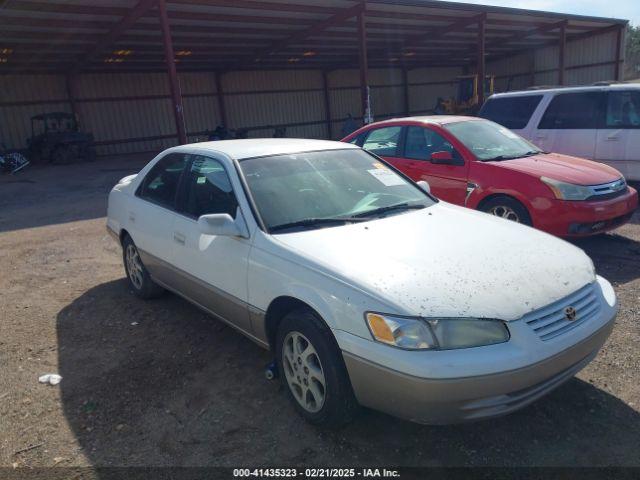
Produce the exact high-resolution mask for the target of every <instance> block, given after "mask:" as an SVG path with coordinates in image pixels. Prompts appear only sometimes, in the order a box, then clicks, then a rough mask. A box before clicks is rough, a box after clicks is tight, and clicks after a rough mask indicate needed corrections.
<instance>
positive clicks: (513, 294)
mask: <svg viewBox="0 0 640 480" xmlns="http://www.w3.org/2000/svg"><path fill="white" fill-rule="evenodd" d="M272 238H273V239H274V240H275V241H276V242H278V243H280V244H282V246H284V247H285V248H287V249H290V250H293V251H294V252H295V253H297V254H298V255H302V256H303V257H306V258H307V259H309V261H310V262H311V263H312V264H315V265H316V267H317V268H320V269H322V270H324V271H325V272H328V273H329V274H330V275H332V276H335V277H338V278H340V279H341V280H343V281H345V282H347V283H349V284H351V285H354V286H356V287H358V288H360V289H362V290H364V291H366V292H368V293H371V294H373V295H376V296H378V297H379V298H380V299H381V300H382V301H385V302H386V303H387V304H389V305H394V306H396V308H398V311H392V312H383V313H396V314H405V315H418V316H424V317H430V316H443V317H480V318H498V319H502V320H506V321H509V320H515V319H518V318H520V317H522V316H523V315H524V314H526V313H528V312H530V311H533V310H536V309H538V308H541V307H543V306H546V305H548V304H550V303H552V302H554V301H556V300H559V299H561V298H563V297H565V296H567V295H569V294H570V293H573V292H575V291H576V290H578V289H579V288H581V287H583V286H584V285H587V284H589V283H591V282H593V281H594V280H595V272H594V269H593V263H592V262H591V260H590V259H589V257H587V255H586V254H585V253H584V252H583V251H582V250H580V249H579V248H577V247H574V246H573V245H571V244H569V243H567V242H565V241H563V240H560V239H558V238H555V237H552V236H550V235H548V234H545V233H543V232H540V231H538V230H534V229H532V228H529V227H525V226H522V225H518V224H516V223H513V222H511V221H508V220H503V219H500V218H497V217H493V216H491V215H487V214H485V213H481V212H476V211H473V210H469V209H466V208H462V207H457V206H454V205H451V204H448V203H445V202H440V203H438V204H436V205H433V206H431V207H429V208H425V209H423V210H418V211H412V212H409V213H403V214H399V215H394V216H390V217H387V218H382V219H378V220H373V221H370V222H363V223H357V224H351V225H346V226H339V227H332V228H324V229H318V230H308V231H303V232H295V233H288V234H279V235H275V236H273V237H272Z"/></svg>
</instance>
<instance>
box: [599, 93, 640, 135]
mask: <svg viewBox="0 0 640 480" xmlns="http://www.w3.org/2000/svg"><path fill="white" fill-rule="evenodd" d="M606 128H640V91H611V92H609V95H608V101H607V123H606Z"/></svg>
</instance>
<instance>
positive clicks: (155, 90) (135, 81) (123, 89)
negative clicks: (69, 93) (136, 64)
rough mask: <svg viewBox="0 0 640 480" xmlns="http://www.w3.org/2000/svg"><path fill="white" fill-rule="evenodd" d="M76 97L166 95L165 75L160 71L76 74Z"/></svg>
mask: <svg viewBox="0 0 640 480" xmlns="http://www.w3.org/2000/svg"><path fill="white" fill-rule="evenodd" d="M76 85H77V87H76V88H77V95H78V98H80V99H84V98H101V97H132V96H147V95H168V93H169V82H168V80H167V75H165V74H161V73H94V74H85V75H80V76H78V80H77V83H76Z"/></svg>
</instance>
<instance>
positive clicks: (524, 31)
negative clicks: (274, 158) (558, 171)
mask: <svg viewBox="0 0 640 480" xmlns="http://www.w3.org/2000/svg"><path fill="white" fill-rule="evenodd" d="M626 24H627V22H626V21H625V20H619V19H608V18H596V17H586V16H578V15H565V14H558V13H551V12H542V11H530V10H520V9H511V8H502V7H489V6H483V5H475V4H474V5H471V4H463V3H451V2H441V1H433V0H398V1H390V0H367V1H351V0H329V1H323V2H312V1H309V0H139V1H135V0H102V1H99V2H95V1H89V0H52V1H46V2H44V1H32V0H0V25H1V26H2V28H1V29H0V87H2V88H0V110H2V112H1V113H0V135H2V136H3V137H4V138H9V139H10V143H12V144H13V146H20V138H19V137H20V136H21V135H22V136H24V132H23V131H22V130H23V129H21V128H19V127H18V126H16V125H14V124H13V123H12V122H16V121H18V120H19V119H18V117H20V118H21V116H22V115H23V114H25V113H26V112H34V111H37V112H38V113H40V111H42V110H43V109H51V108H53V107H54V106H55V107H61V108H62V109H64V110H69V111H71V112H74V113H78V114H80V116H81V117H83V119H84V120H85V123H88V124H89V125H90V126H92V127H93V126H94V125H99V124H100V119H98V118H97V116H99V115H100V110H101V109H100V108H98V107H96V106H95V104H101V105H102V106H103V107H106V106H107V105H108V106H109V108H113V109H114V111H115V110H117V111H119V112H121V116H125V117H126V116H127V115H133V114H134V113H135V114H138V113H139V112H140V109H144V108H147V107H148V106H149V105H151V103H153V102H156V101H158V102H164V103H165V104H166V103H167V100H168V99H170V104H169V105H170V108H171V114H170V116H171V117H173V120H172V121H173V123H174V126H173V129H174V131H173V132H168V131H167V128H166V125H165V123H166V122H165V121H164V120H163V124H162V125H163V128H160V129H159V131H158V132H156V134H155V135H153V134H150V133H151V132H149V131H147V132H145V133H144V135H133V136H128V137H127V136H124V135H123V134H120V135H119V136H120V137H121V138H106V137H109V136H111V137H114V136H116V137H117V136H118V135H115V132H112V133H113V134H112V135H106V136H105V135H100V134H98V135H97V140H98V142H97V143H98V145H103V146H108V145H117V144H119V145H127V144H128V145H131V144H143V143H144V144H145V145H146V144H150V145H154V146H153V147H149V148H148V149H149V150H153V149H159V148H161V147H163V146H166V144H167V143H169V144H171V143H172V142H173V143H175V141H176V140H177V141H179V142H181V143H184V142H187V141H189V138H191V139H193V138H194V137H197V136H198V135H199V134H202V133H204V131H206V128H202V127H203V126H205V120H204V118H201V119H200V118H199V119H198V121H196V120H193V121H192V120H191V119H189V118H186V119H185V117H189V115H190V112H189V110H190V107H191V106H193V105H194V104H195V103H197V99H199V100H200V103H202V100H203V99H205V98H207V99H215V102H214V103H215V104H212V103H210V102H209V101H208V100H207V105H209V107H210V109H211V111H210V113H211V115H210V118H209V120H211V119H213V118H215V121H216V122H217V123H223V124H225V125H231V126H234V127H241V126H242V127H244V126H247V125H241V124H240V123H241V121H242V120H244V121H245V123H247V122H246V121H247V120H250V119H251V118H252V117H251V115H250V111H249V110H251V109H254V108H256V109H257V108H258V106H256V104H255V102H252V101H250V100H248V101H247V100H243V101H240V100H239V98H241V96H242V95H245V96H246V95H252V94H253V95H254V97H252V98H253V99H254V100H255V99H256V98H259V96H260V94H264V95H266V93H264V92H268V93H271V94H273V95H285V94H286V93H287V92H295V99H293V100H291V99H289V100H291V101H290V102H289V100H287V102H288V103H287V102H285V103H287V105H284V103H283V107H282V108H283V109H286V108H289V107H291V108H292V109H295V108H300V107H301V105H300V103H302V104H304V103H305V102H307V100H308V98H307V97H309V98H311V97H313V101H311V100H309V103H308V105H306V106H307V107H308V109H309V110H311V111H313V112H316V113H319V112H320V111H321V112H322V117H323V118H317V117H313V120H309V121H298V120H296V122H290V123H287V121H283V119H282V117H278V116H277V115H275V114H274V105H277V101H275V100H271V99H270V100H269V102H270V103H269V105H268V106H266V107H265V108H266V110H271V112H270V113H271V117H270V116H269V112H262V113H261V115H262V117H261V118H264V121H263V122H262V123H259V124H257V125H248V127H249V129H250V130H252V131H255V132H260V131H261V130H262V131H264V130H265V128H266V127H267V126H270V125H291V126H294V127H302V126H304V125H305V124H308V126H309V129H311V126H312V125H313V126H314V127H313V128H314V130H313V131H312V132H311V130H310V133H308V134H307V135H309V136H324V137H336V134H335V133H336V132H335V130H336V129H335V126H336V125H335V124H336V123H337V122H339V121H341V120H342V119H343V118H344V113H345V110H341V108H342V106H343V105H345V104H349V107H348V108H350V109H351V111H352V112H353V113H354V114H355V115H354V116H356V117H359V118H362V116H363V115H364V112H365V111H366V110H367V108H369V105H368V99H369V98H371V97H376V96H377V98H378V100H379V103H380V104H381V105H382V104H386V103H392V104H393V105H390V106H389V107H388V108H377V107H378V105H376V103H375V101H374V113H375V115H376V117H377V118H380V117H384V116H393V115H398V114H411V113H418V112H420V111H424V110H426V109H427V108H426V106H427V103H426V102H433V98H432V97H434V96H435V94H432V92H435V91H436V90H437V91H438V94H439V93H442V92H444V91H446V89H445V88H444V85H445V84H446V85H449V87H450V84H451V79H452V78H455V75H456V74H462V73H467V72H470V73H475V72H478V73H479V74H480V75H481V76H482V75H483V73H492V74H495V75H496V76H497V80H498V86H499V89H501V90H504V89H507V88H514V87H515V88H523V87H527V86H531V85H536V84H541V83H544V84H558V85H563V84H571V83H589V82H591V81H596V80H618V79H619V78H620V72H621V66H622V62H623V52H622V50H623V49H622V43H623V37H624V30H625V28H626ZM159 75H165V85H166V87H167V88H166V90H165V91H162V88H156V87H155V86H154V85H156V83H158V82H160V83H162V81H160V80H159V79H158V76H159ZM242 75H245V77H242ZM372 77H373V79H372ZM145 78H146V79H147V80H145ZM244 78H253V81H252V82H249V83H250V84H251V85H249V84H247V85H245V87H243V88H244V90H242V89H240V90H238V89H237V88H236V86H237V85H238V84H242V83H243V82H245V80H244ZM127 79H130V80H127ZM380 79H382V80H380ZM136 82H138V83H140V85H138V86H137V87H136V88H133V86H134V84H135V83H136ZM117 83H121V84H122V85H121V86H120V87H119V92H120V93H118V94H117V95H116V94H114V93H113V92H111V91H109V88H110V85H113V84H117ZM145 83H146V84H147V85H148V86H149V92H147V91H146V89H145V86H144V85H145ZM127 84H129V85H130V86H131V87H132V92H131V93H130V92H126V87H127ZM185 84H187V85H188V84H198V87H197V88H195V87H194V88H195V91H194V92H195V93H192V92H186V93H185ZM52 85H53V86H52ZM266 87H268V88H266ZM189 88H190V87H189ZM341 89H342V90H341ZM370 89H378V90H377V94H376V95H374V94H373V93H372V95H369V94H368V92H369V91H370ZM385 89H386V90H385ZM38 90H41V91H40V92H38ZM133 90H135V93H133ZM343 90H344V91H343ZM347 90H349V98H347V94H346V93H345V92H346V91H347ZM101 92H104V93H101ZM305 94H306V96H305ZM354 94H355V97H356V98H358V100H357V107H355V105H356V104H355V101H354V98H353V97H354ZM385 94H386V95H387V96H388V97H390V98H391V97H392V98H391V100H389V98H386V97H385ZM282 98H284V97H282ZM292 98H293V97H292ZM187 100H190V101H189V102H187ZM149 102H151V103H149ZM289 103H291V104H292V105H289ZM296 104H297V105H296ZM127 105H128V106H127ZM145 105H146V107H145ZM354 107H355V108H354ZM153 108H156V109H157V108H159V107H158V105H155V104H154V107H153ZM198 108H201V107H200V106H199V107H198ZM239 108H240V109H244V110H246V115H245V116H244V117H243V116H242V115H240V114H238V113H237V112H236V110H237V109H239ZM37 109H39V110H37ZM128 109H133V110H132V111H128ZM161 110H162V111H161V112H158V114H161V115H162V116H163V117H166V116H167V112H166V108H165V107H162V108H161ZM214 110H215V113H214ZM231 110H233V113H232V112H231ZM282 114H283V115H286V112H284V113H282ZM154 115H155V114H154ZM234 115H235V117H236V118H232V117H234ZM238 115H239V116H238ZM113 116H114V118H118V116H119V114H118V113H113ZM198 116H201V117H206V116H207V112H206V109H205V110H203V111H201V112H199V113H198ZM294 116H295V115H294ZM94 117H96V118H94ZM143 117H144V115H143ZM272 117H273V118H272ZM299 118H300V119H306V117H305V116H304V115H302V116H300V117H299ZM309 118H311V117H309ZM268 120H271V121H268ZM19 121H23V120H21V119H20V120H19ZM111 123H114V121H113V120H112V121H111ZM210 123H211V122H209V123H208V124H207V125H206V126H207V128H212V127H213V125H211V124H210ZM248 123H251V122H248ZM188 124H193V126H190V125H188ZM318 125H322V126H324V127H325V128H324V131H322V132H320V130H319V129H318V128H317V127H318ZM198 127H200V128H198ZM93 129H95V127H94V128H93ZM3 130H6V131H9V134H6V133H5V132H4V131H3ZM154 141H165V142H164V144H162V145H159V144H158V147H156V146H155V144H154V143H153V142H154ZM149 142H150V143H149ZM161 143H162V142H161ZM141 149H142V150H144V149H145V148H144V147H143V148H138V149H137V150H141ZM133 150H135V149H133ZM106 153H109V152H108V151H107V152H106ZM112 153H113V152H112ZM116 153H117V152H116Z"/></svg>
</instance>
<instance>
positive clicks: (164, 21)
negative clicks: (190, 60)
mask: <svg viewBox="0 0 640 480" xmlns="http://www.w3.org/2000/svg"><path fill="white" fill-rule="evenodd" d="M156 1H157V3H158V19H159V20H160V28H161V30H162V43H163V44H164V55H165V62H166V64H167V73H168V75H169V87H170V88H171V99H172V103H173V105H172V107H173V114H174V116H175V120H176V130H177V133H178V141H179V142H180V143H181V144H183V145H184V144H185V143H187V129H186V126H185V123H184V106H183V104H182V95H181V93H180V82H179V81H178V73H177V72H176V62H175V56H174V53H173V43H172V41H171V28H170V27H169V17H168V16H167V4H166V3H165V0H156Z"/></svg>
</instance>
